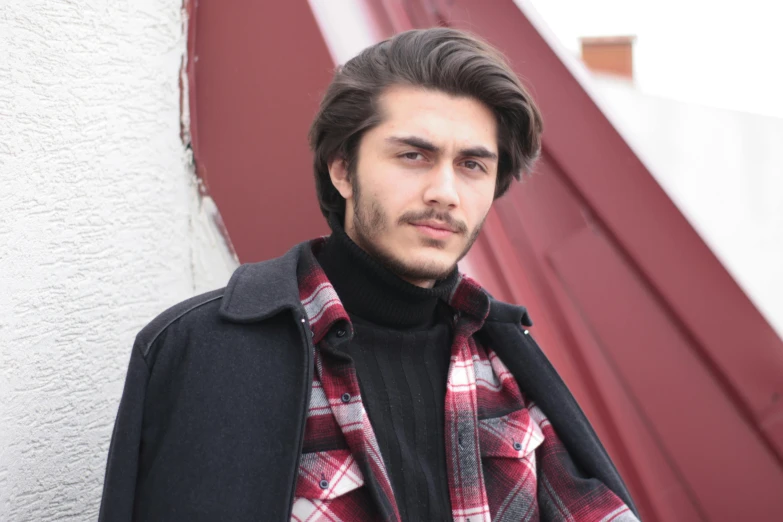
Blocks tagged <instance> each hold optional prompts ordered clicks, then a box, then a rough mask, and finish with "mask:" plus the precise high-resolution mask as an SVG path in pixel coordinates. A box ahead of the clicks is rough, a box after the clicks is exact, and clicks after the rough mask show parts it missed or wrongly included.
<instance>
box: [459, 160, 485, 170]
mask: <svg viewBox="0 0 783 522" xmlns="http://www.w3.org/2000/svg"><path fill="white" fill-rule="evenodd" d="M463 165H465V167H467V168H468V170H484V169H483V168H482V167H481V164H480V163H478V162H477V161H473V160H468V161H466V162H465V163H463Z"/></svg>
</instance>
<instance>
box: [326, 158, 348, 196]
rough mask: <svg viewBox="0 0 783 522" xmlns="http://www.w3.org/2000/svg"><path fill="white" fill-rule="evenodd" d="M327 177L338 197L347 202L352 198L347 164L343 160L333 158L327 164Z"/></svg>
mask: <svg viewBox="0 0 783 522" xmlns="http://www.w3.org/2000/svg"><path fill="white" fill-rule="evenodd" d="M329 177H330V178H331V180H332V185H334V188H336V189H337V192H339V193H340V195H341V196H342V197H343V198H344V199H346V200H348V199H349V198H351V197H352V196H353V187H352V186H351V180H350V177H349V174H348V163H346V161H345V160H344V159H343V158H335V159H333V160H332V161H330V162H329Z"/></svg>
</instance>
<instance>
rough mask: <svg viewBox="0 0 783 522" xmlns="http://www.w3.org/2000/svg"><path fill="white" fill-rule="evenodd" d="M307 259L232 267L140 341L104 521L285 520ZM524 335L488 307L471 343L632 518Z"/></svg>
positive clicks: (306, 362)
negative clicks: (498, 364)
mask: <svg viewBox="0 0 783 522" xmlns="http://www.w3.org/2000/svg"><path fill="white" fill-rule="evenodd" d="M303 248H307V243H302V244H299V245H297V246H296V247H294V248H293V249H291V250H290V251H289V252H288V253H286V254H285V255H284V256H282V257H280V258H277V259H272V260H269V261H264V262H261V263H255V264H248V265H243V266H240V267H239V268H238V269H237V270H236V272H235V273H234V275H233V276H232V277H231V280H230V281H229V283H228V286H227V287H226V288H224V289H220V290H215V291H213V292H209V293H206V294H203V295H199V296H197V297H193V298H192V299H188V300H187V301H184V302H182V303H179V304H177V305H175V306H174V307H172V308H170V309H168V310H166V311H165V312H163V313H162V314H161V315H159V316H158V317H157V318H155V319H154V320H153V321H152V322H151V323H150V324H148V325H147V326H146V327H145V328H144V329H143V330H141V332H140V333H139V334H138V336H137V337H136V342H135V344H134V346H133V352H132V354H131V360H130V366H129V368H128V375H127V379H126V381H125V389H124V391H123V395H122V400H121V402H120V408H119V413H118V414H117V421H116V424H115V427H114V434H113V436H112V442H111V447H110V449H109V457H108V464H107V468H106V479H105V482H104V489H103V500H102V503H101V511H100V520H101V521H105V522H127V521H131V520H133V521H145V522H146V521H163V520H166V521H168V520H183V521H189V522H196V521H217V520H231V521H233V522H241V521H248V522H250V521H253V522H259V521H263V522H266V521H281V522H283V521H286V522H287V521H288V520H289V519H290V510H291V505H292V501H293V494H294V486H295V482H296V470H297V469H298V462H299V456H300V453H301V445H302V439H303V437H304V427H305V416H306V414H307V407H308V404H309V401H310V388H311V381H312V371H313V361H312V346H311V339H310V332H309V329H308V328H307V327H306V323H305V322H303V321H302V319H303V318H305V317H306V316H305V312H304V309H303V308H302V305H301V303H300V301H299V291H298V287H297V279H296V266H297V262H298V260H299V256H300V252H301V251H302V249H303ZM523 324H525V325H529V324H530V321H529V318H528V316H527V313H526V311H525V309H524V308H523V307H520V306H514V305H510V304H507V303H502V302H499V301H492V305H491V308H490V312H489V317H488V319H487V322H486V324H485V326H484V328H483V329H482V330H481V331H480V332H479V334H480V335H485V336H487V343H489V345H490V346H492V347H493V349H494V350H495V352H496V353H497V354H498V356H500V358H501V359H502V360H503V362H504V363H505V364H506V366H507V367H508V368H509V370H511V372H512V373H513V374H514V376H515V377H516V380H517V382H518V383H519V386H520V388H521V389H522V391H523V392H524V393H526V394H527V395H528V396H529V397H530V398H531V399H532V400H534V401H535V402H536V403H537V404H538V405H539V406H540V407H541V409H542V410H543V411H544V412H545V413H546V414H547V416H548V417H549V420H550V421H551V422H552V425H553V426H554V428H555V431H556V432H557V433H558V435H559V436H560V438H561V439H562V441H563V443H564V444H565V446H566V448H568V451H569V453H570V454H571V456H572V457H573V459H574V461H575V462H576V463H577V465H579V466H580V468H581V469H582V471H583V472H584V473H585V474H586V475H588V476H592V477H595V478H598V479H600V480H601V481H603V482H604V484H606V485H607V486H608V487H609V488H610V489H611V490H612V491H614V492H615V493H616V494H617V495H618V496H619V497H620V498H621V499H622V500H623V501H625V502H626V504H628V506H629V507H631V509H632V510H633V511H634V513H636V509H635V507H634V506H633V503H632V501H631V497H630V495H629V493H628V491H627V489H626V487H625V485H624V484H623V481H622V479H621V478H620V475H619V474H618V473H617V470H616V469H615V467H614V465H613V464H612V461H611V460H610V459H609V456H608V455H607V454H606V451H605V450H604V448H603V446H602V445H601V443H600V441H599V440H598V437H596V435H595V433H594V431H593V429H592V427H591V426H590V423H589V422H588V421H587V419H586V418H585V416H584V414H583V413H582V410H581V409H580V408H579V406H578V405H577V404H576V402H575V401H574V398H573V396H572V395H571V393H570V392H569V391H568V389H567V388H566V386H565V384H563V381H562V380H561V379H560V377H559V376H558V375H557V373H556V372H555V370H554V368H553V367H552V365H551V364H550V363H549V361H548V360H547V358H546V357H545V356H544V354H543V353H542V352H541V350H540V349H539V347H538V346H537V345H536V343H535V341H534V340H533V339H532V338H531V337H530V336H529V335H524V334H523V332H522V325H523ZM637 515H638V513H637Z"/></svg>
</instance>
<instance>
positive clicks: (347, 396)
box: [340, 392, 351, 404]
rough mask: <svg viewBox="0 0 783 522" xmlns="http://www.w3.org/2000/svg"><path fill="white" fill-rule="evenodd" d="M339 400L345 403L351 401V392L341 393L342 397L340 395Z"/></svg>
mask: <svg viewBox="0 0 783 522" xmlns="http://www.w3.org/2000/svg"><path fill="white" fill-rule="evenodd" d="M340 400H341V401H343V402H344V403H346V404H347V403H349V402H351V394H350V393H348V392H345V393H343V395H342V397H340Z"/></svg>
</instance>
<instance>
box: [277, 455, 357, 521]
mask: <svg viewBox="0 0 783 522" xmlns="http://www.w3.org/2000/svg"><path fill="white" fill-rule="evenodd" d="M363 486H364V476H363V475H362V472H361V470H360V469H359V465H358V463H357V462H356V460H355V459H354V458H353V455H351V452H350V450H348V449H339V450H330V451H317V452H312V453H305V454H303V455H302V457H301V459H300V462H299V475H298V477H297V481H296V492H295V493H294V505H293V509H292V511H291V521H292V522H294V521H295V522H304V521H306V522H322V521H324V522H325V521H329V522H336V521H341V520H364V518H359V519H354V518H353V517H355V516H356V515H357V514H359V515H362V514H363V513H365V512H367V515H368V517H367V519H369V518H370V517H369V515H370V513H369V509H370V507H371V505H370V503H369V498H367V497H368V495H367V492H366V489H367V488H365V487H363Z"/></svg>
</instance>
